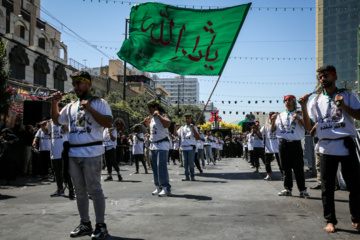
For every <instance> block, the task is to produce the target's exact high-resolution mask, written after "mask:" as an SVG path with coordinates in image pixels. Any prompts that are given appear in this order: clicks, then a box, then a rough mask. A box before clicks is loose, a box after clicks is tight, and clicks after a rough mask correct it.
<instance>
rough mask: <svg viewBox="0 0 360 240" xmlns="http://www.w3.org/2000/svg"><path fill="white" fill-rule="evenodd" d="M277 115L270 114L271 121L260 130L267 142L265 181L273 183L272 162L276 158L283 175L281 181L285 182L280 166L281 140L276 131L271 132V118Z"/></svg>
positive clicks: (282, 174) (281, 171)
mask: <svg viewBox="0 0 360 240" xmlns="http://www.w3.org/2000/svg"><path fill="white" fill-rule="evenodd" d="M273 114H275V112H270V113H269V120H268V123H269V124H266V125H265V126H263V127H262V128H261V130H260V132H261V134H262V135H263V136H264V142H265V168H266V177H265V178H264V180H266V181H271V176H270V175H271V173H272V169H271V162H272V160H273V158H274V155H275V158H276V161H277V164H278V166H279V169H280V173H281V180H283V178H284V173H283V170H282V168H281V164H280V157H279V139H278V138H277V136H276V131H274V132H273V131H271V121H270V119H271V116H272V115H273Z"/></svg>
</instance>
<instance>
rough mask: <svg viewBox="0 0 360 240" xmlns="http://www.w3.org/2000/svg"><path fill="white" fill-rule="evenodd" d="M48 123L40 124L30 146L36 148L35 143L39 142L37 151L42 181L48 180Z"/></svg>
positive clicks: (49, 148) (49, 146)
mask: <svg viewBox="0 0 360 240" xmlns="http://www.w3.org/2000/svg"><path fill="white" fill-rule="evenodd" d="M48 124H50V123H49V121H47V120H44V121H42V122H41V123H40V128H39V130H38V131H37V133H36V134H35V138H34V141H33V144H32V146H33V147H34V146H36V143H37V142H39V151H40V157H39V158H40V159H39V160H40V175H42V180H47V179H49V176H48V173H49V166H50V150H51V135H50V132H49V130H48V127H47V126H48Z"/></svg>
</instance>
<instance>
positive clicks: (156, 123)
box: [150, 116, 169, 151]
mask: <svg viewBox="0 0 360 240" xmlns="http://www.w3.org/2000/svg"><path fill="white" fill-rule="evenodd" d="M164 138H169V129H168V128H165V127H164V126H163V125H162V123H161V122H160V119H159V117H158V116H155V117H153V118H152V119H151V121H150V150H167V151H169V141H162V142H158V143H155V142H156V141H159V140H162V139H164Z"/></svg>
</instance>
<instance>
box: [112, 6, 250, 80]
mask: <svg viewBox="0 0 360 240" xmlns="http://www.w3.org/2000/svg"><path fill="white" fill-rule="evenodd" d="M250 6H251V3H249V4H244V5H239V6H235V7H229V8H223V9H211V10H199V9H188V8H179V7H174V6H170V5H165V4H161V3H144V4H138V5H135V6H133V7H132V8H131V14H130V30H129V35H130V37H129V39H127V40H125V42H124V43H123V45H122V47H121V49H120V51H119V52H118V56H119V57H120V58H121V59H122V60H124V61H126V62H129V63H131V64H132V65H133V66H135V67H136V68H137V69H139V70H141V71H146V72H173V73H177V74H180V75H221V73H222V71H223V69H224V67H225V64H226V62H227V59H228V57H229V55H230V52H231V50H232V48H233V46H234V43H235V41H236V38H237V36H238V34H239V32H240V29H241V26H242V25H243V23H244V20H245V17H246V15H247V13H248V11H249V8H250Z"/></svg>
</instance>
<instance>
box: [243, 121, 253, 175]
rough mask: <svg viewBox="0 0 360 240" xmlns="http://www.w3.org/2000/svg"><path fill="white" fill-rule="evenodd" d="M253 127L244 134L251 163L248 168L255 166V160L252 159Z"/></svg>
mask: <svg viewBox="0 0 360 240" xmlns="http://www.w3.org/2000/svg"><path fill="white" fill-rule="evenodd" d="M253 132H254V129H253V128H251V130H250V132H249V133H248V134H247V135H246V138H245V139H246V140H245V141H246V143H247V146H248V152H249V159H250V160H249V163H250V165H251V167H250V168H255V160H254V137H253Z"/></svg>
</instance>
